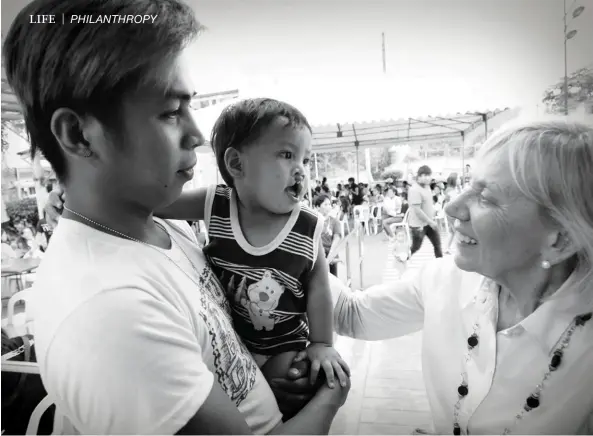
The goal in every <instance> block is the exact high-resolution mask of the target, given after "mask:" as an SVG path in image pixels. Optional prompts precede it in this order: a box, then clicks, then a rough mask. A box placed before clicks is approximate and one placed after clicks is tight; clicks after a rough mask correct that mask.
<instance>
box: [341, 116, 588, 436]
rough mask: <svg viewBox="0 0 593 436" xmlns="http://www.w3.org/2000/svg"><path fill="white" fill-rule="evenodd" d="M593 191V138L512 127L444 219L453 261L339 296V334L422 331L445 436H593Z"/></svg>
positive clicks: (433, 404) (557, 124)
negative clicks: (449, 227) (451, 226)
mask: <svg viewBox="0 0 593 436" xmlns="http://www.w3.org/2000/svg"><path fill="white" fill-rule="evenodd" d="M592 181H593V128H592V127H591V126H587V125H584V124H579V123H576V122H571V121H565V120H553V121H539V122H530V123H525V124H521V125H514V126H512V127H508V128H507V129H505V130H503V131H501V132H499V133H498V134H496V135H495V136H493V137H491V138H490V139H489V140H488V141H487V142H486V143H485V144H484V145H483V146H482V148H481V149H480V156H479V157H478V159H477V160H476V163H475V165H474V170H473V172H472V182H471V185H470V186H469V187H468V188H467V189H466V190H465V191H464V192H463V193H461V194H460V195H459V196H457V197H456V198H454V199H452V200H451V202H450V203H449V204H448V205H447V207H446V212H447V214H448V215H450V216H451V217H453V218H454V219H455V230H456V232H457V240H456V250H455V254H454V256H448V257H445V258H440V259H436V260H432V261H430V262H429V263H427V264H426V265H425V266H424V267H423V268H422V269H421V270H420V271H419V272H418V274H416V276H415V277H413V278H411V279H408V280H405V281H400V282H398V283H395V284H384V285H377V286H374V287H371V288H369V289H367V290H366V291H365V292H359V293H350V292H349V291H348V290H345V289H344V290H342V291H340V292H337V294H336V295H335V299H336V300H337V303H336V309H335V312H334V313H335V325H336V330H337V332H338V334H341V335H346V336H351V337H354V338H358V339H365V340H383V339H389V338H395V337H398V336H402V335H406V334H409V333H412V332H415V331H418V330H423V341H422V347H423V348H422V354H423V356H422V366H423V375H424V382H425V386H426V391H427V394H428V399H429V403H430V409H431V412H432V418H433V421H434V430H435V432H436V433H437V434H509V433H510V434H592V432H593V320H591V319H590V318H591V312H592V311H593V265H592V260H593V207H592V204H593V183H592Z"/></svg>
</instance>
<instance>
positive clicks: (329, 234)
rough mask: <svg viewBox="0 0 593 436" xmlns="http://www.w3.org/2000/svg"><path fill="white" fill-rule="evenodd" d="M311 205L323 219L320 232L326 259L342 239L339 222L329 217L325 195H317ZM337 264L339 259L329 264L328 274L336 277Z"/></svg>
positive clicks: (329, 209) (328, 207) (328, 202)
mask: <svg viewBox="0 0 593 436" xmlns="http://www.w3.org/2000/svg"><path fill="white" fill-rule="evenodd" d="M313 205H314V206H315V209H316V210H317V211H318V212H319V213H320V214H321V215H322V216H323V219H324V221H323V229H322V231H321V243H322V244H323V249H324V250H325V256H326V257H327V256H328V255H329V253H331V251H332V249H333V248H335V247H336V246H337V245H338V244H339V243H340V239H342V234H341V233H342V229H341V228H340V222H339V221H338V220H337V219H336V218H334V217H333V216H331V215H330V212H331V210H332V204H331V199H330V198H329V197H328V196H327V195H324V194H321V195H319V196H318V197H317V198H316V199H315V201H314V203H313ZM338 262H339V259H338V258H337V257H336V258H335V259H334V260H333V261H331V262H330V263H329V272H330V273H331V274H333V275H335V276H336V277H337V276H338Z"/></svg>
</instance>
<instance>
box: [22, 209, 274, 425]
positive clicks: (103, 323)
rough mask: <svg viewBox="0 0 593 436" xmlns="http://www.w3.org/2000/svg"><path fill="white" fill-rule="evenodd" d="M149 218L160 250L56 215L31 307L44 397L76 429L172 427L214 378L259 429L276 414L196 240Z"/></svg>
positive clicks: (181, 227)
mask: <svg viewBox="0 0 593 436" xmlns="http://www.w3.org/2000/svg"><path fill="white" fill-rule="evenodd" d="M158 222H159V223H160V224H161V225H162V226H163V227H165V228H166V229H167V231H168V232H169V234H170V235H171V240H172V247H171V249H170V250H161V249H158V248H156V247H152V246H148V245H145V244H141V243H138V242H134V241H129V240H126V239H122V238H117V237H114V236H111V235H109V234H106V233H103V232H100V231H97V230H95V229H93V228H91V227H88V226H86V225H83V224H81V223H78V222H75V221H72V220H68V219H62V220H60V223H59V225H58V227H57V228H56V231H55V232H54V234H53V236H52V241H51V245H50V246H49V249H48V250H47V252H46V255H45V258H44V260H43V263H42V264H41V266H40V268H39V269H38V271H37V279H36V283H35V289H34V292H35V300H34V303H33V304H32V310H33V313H34V319H35V337H36V348H37V359H38V361H39V365H40V370H41V376H42V379H43V383H44V385H45V387H46V389H47V391H48V393H49V395H50V396H51V397H52V399H53V400H54V401H55V403H56V405H57V407H58V409H59V410H60V411H61V412H62V413H63V414H65V415H66V416H67V417H68V418H69V420H70V421H71V422H72V424H73V425H74V427H76V429H77V430H78V431H79V432H82V433H86V434H174V433H176V432H178V431H179V430H180V429H181V428H182V427H183V426H184V425H185V424H187V422H188V421H189V419H190V418H191V417H192V416H194V415H195V414H196V412H197V411H198V410H199V408H200V407H201V405H202V404H203V402H204V401H205V400H206V398H207V397H208V395H209V394H210V391H211V388H212V385H213V383H218V384H219V385H220V386H221V387H222V389H223V390H224V391H225V392H226V393H227V394H228V395H229V397H230V399H231V401H232V402H233V403H234V404H236V405H237V407H238V409H239V411H240V412H241V413H242V414H243V416H244V417H245V420H246V422H247V424H248V425H249V426H250V428H251V429H252V431H253V432H254V433H256V434H264V433H269V432H270V431H271V430H272V429H273V428H274V427H275V426H276V425H278V424H279V423H280V422H281V418H282V415H281V413H280V411H279V409H278V405H277V404H276V400H275V398H274V395H273V393H272V391H271V389H270V387H269V386H268V384H267V382H266V380H265V379H264V377H263V375H262V374H261V372H260V371H259V369H258V367H257V365H256V364H255V362H254V360H253V358H252V357H251V355H250V353H249V352H248V350H247V348H246V347H245V346H244V345H243V343H242V342H241V340H240V339H239V337H238V335H237V334H236V333H235V331H234V329H233V324H232V320H231V317H230V310H229V305H228V301H227V299H226V296H225V293H224V291H223V289H222V287H221V286H220V284H219V282H218V281H217V279H216V278H215V276H214V275H213V273H212V271H211V269H210V267H209V266H208V265H207V263H206V260H205V258H204V255H203V254H202V252H201V250H200V249H199V248H198V245H197V241H196V239H195V235H194V234H193V232H192V231H191V229H190V227H189V226H188V225H187V223H186V222H180V221H162V220H158ZM176 265H177V266H176Z"/></svg>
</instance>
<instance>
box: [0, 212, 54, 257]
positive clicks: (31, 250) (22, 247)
mask: <svg viewBox="0 0 593 436" xmlns="http://www.w3.org/2000/svg"><path fill="white" fill-rule="evenodd" d="M36 221H37V222H36V223H34V222H32V221H31V220H26V219H19V220H11V221H10V222H8V223H5V224H3V225H2V261H5V260H8V259H19V258H21V259H27V258H37V259H41V258H42V257H43V253H44V252H45V250H46V249H47V244H48V243H49V239H50V238H51V233H52V230H51V228H50V227H49V226H48V225H47V224H46V223H45V221H44V220H43V219H40V220H39V219H37V220H36Z"/></svg>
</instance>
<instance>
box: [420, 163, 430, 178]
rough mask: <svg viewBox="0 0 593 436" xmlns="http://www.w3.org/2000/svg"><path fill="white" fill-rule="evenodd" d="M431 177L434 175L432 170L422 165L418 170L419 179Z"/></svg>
mask: <svg viewBox="0 0 593 436" xmlns="http://www.w3.org/2000/svg"><path fill="white" fill-rule="evenodd" d="M430 175H432V170H431V169H430V167H429V166H428V165H422V166H421V167H420V168H418V177H420V176H430Z"/></svg>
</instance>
